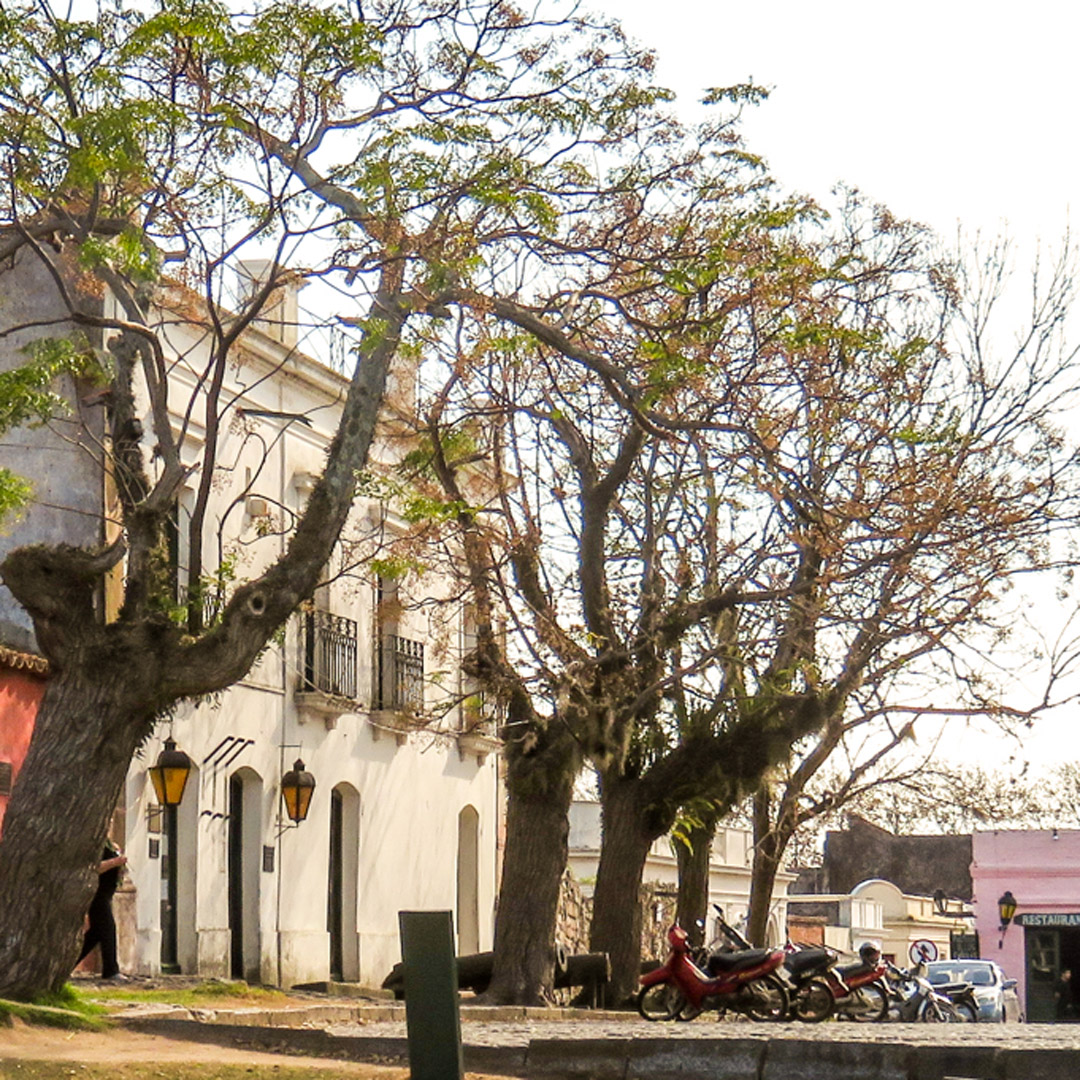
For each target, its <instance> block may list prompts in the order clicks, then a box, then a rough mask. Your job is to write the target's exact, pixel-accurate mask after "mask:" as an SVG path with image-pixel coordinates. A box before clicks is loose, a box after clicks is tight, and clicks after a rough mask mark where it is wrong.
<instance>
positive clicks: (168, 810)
mask: <svg viewBox="0 0 1080 1080" xmlns="http://www.w3.org/2000/svg"><path fill="white" fill-rule="evenodd" d="M146 771H147V772H148V773H149V774H150V780H151V782H152V783H153V785H154V792H155V793H156V794H157V798H158V802H159V803H160V804H161V805H162V806H163V807H165V848H166V850H165V857H166V859H167V860H168V861H167V862H166V864H165V883H166V897H165V903H164V905H162V910H161V916H162V918H161V971H162V973H163V974H165V975H179V974H180V963H179V960H178V959H177V947H176V930H177V927H176V892H177V880H178V877H177V859H176V854H177V852H176V846H177V844H176V808H177V807H178V806H179V805H180V801H181V799H183V797H184V788H185V787H186V786H187V781H188V776H190V775H191V758H189V757H188V756H187V754H185V753H184V751H183V750H177V749H176V742H175V741H174V740H173V739H172V738H168V739H166V740H165V748H164V749H163V750H162V751H161V753H160V754H158V759H157V761H156V762H155V763H154V765H153V766H152V767H151V768H149V769H147V770H146Z"/></svg>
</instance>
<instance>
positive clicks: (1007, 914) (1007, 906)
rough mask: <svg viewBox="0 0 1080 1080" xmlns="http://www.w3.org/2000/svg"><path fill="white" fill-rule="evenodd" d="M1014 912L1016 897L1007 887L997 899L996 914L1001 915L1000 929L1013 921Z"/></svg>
mask: <svg viewBox="0 0 1080 1080" xmlns="http://www.w3.org/2000/svg"><path fill="white" fill-rule="evenodd" d="M1015 914H1016V897H1015V896H1013V894H1012V892H1011V891H1010V890H1009V889H1006V890H1005V892H1003V893H1002V894H1001V898H1000V899H999V900H998V915H999V916H1000V917H1001V929H1002V930H1004V929H1005V928H1006V927H1007V926H1008V925H1009V923H1011V922H1012V921H1013V916H1014V915H1015Z"/></svg>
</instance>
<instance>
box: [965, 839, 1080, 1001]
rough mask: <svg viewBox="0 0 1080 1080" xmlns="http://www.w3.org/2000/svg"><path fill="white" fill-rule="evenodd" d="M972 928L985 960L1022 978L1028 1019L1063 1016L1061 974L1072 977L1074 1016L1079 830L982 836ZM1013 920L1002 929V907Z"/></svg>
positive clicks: (1079, 985)
mask: <svg viewBox="0 0 1080 1080" xmlns="http://www.w3.org/2000/svg"><path fill="white" fill-rule="evenodd" d="M972 844H973V847H972V850H973V853H974V860H973V862H972V868H971V875H972V881H973V883H974V886H975V901H974V908H975V926H976V929H977V931H978V934H979V941H980V944H981V954H982V955H983V956H984V957H986V958H987V959H990V960H996V961H997V962H998V963H999V964H1001V966H1002V968H1004V970H1005V974H1006V975H1007V976H1009V977H1010V978H1013V979H1016V980H1017V984H1018V985H1017V993H1018V994H1019V996H1020V1001H1021V1005H1022V1007H1023V1011H1024V1015H1025V1016H1026V1017H1027V1019H1028V1020H1029V1021H1052V1020H1056V1019H1064V1018H1065V1017H1059V1015H1058V1012H1059V996H1060V984H1061V982H1062V976H1063V974H1064V973H1065V972H1070V973H1072V976H1073V977H1072V982H1071V986H1070V987H1069V989H1070V990H1071V992H1072V997H1073V1002H1072V1004H1073V1009H1072V1015H1071V1016H1070V1017H1068V1018H1070V1019H1075V1018H1076V1016H1077V1012H1076V1006H1077V1004H1078V1003H1080V994H1078V993H1077V990H1078V989H1080V829H1030V830H1000V831H997V830H995V831H992V832H977V833H975V834H974V837H973V839H972ZM1007 892H1008V893H1011V894H1012V896H1013V897H1014V898H1015V900H1016V914H1015V916H1014V917H1013V919H1012V922H1011V924H1010V925H1008V926H1006V927H1005V928H1004V929H1003V928H1002V926H1001V917H1000V912H999V908H998V902H999V900H1000V899H1001V897H1003V896H1004V895H1005V893H1007Z"/></svg>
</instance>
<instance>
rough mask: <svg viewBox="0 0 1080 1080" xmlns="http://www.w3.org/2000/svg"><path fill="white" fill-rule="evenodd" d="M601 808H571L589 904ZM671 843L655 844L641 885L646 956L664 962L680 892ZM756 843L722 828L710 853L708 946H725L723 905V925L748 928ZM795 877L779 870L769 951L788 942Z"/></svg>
mask: <svg viewBox="0 0 1080 1080" xmlns="http://www.w3.org/2000/svg"><path fill="white" fill-rule="evenodd" d="M600 816H601V815H600V803H598V802H595V801H593V800H587V799H575V800H574V802H573V804H572V805H571V807H570V855H569V862H568V865H569V868H570V872H571V873H572V874H573V876H574V878H575V879H576V881H577V882H578V885H579V886H580V888H581V891H582V894H583V895H584V896H585V897H586V898H588V897H590V896H591V895H592V886H593V884H594V883H595V881H596V872H597V869H598V867H599V865H600V841H601V820H600ZM672 843H673V841H672V839H671V838H670V837H668V836H662V837H660V838H659V839H658V840H656V841H655V842H654V843H653V845H652V848H651V849H650V851H649V855H648V857H647V859H646V862H645V872H644V874H643V875H642V882H643V883H644V886H645V888H646V889H647V890H648V896H647V898H646V904H647V910H646V911H645V913H644V916H645V918H644V920H643V921H644V927H643V933H642V936H643V938H644V939H645V940H644V942H643V946H644V949H645V953H646V955H654V956H661V955H663V954H664V953H665V952H666V950H667V942H666V938H665V935H666V933H667V930H668V928H669V927H670V926H671V923H672V921H673V919H674V912H675V898H676V894H677V892H678V887H679V867H678V860H677V859H676V857H675V851H674V849H673V848H672ZM753 857H754V840H753V835H752V833H751V831H750V830H749V829H740V828H733V827H727V826H723V825H721V826H718V827H717V830H716V834H715V836H714V837H713V842H712V846H711V848H710V852H709V908H708V913H707V925H706V927H705V940H706V941H707V942H709V941H717V940H721V932H720V928H719V920H718V919H717V917H716V914H715V912H714V911H713V905H714V904H717V905H719V906H720V907H721V908H722V909H723V912H724V918H725V920H726V921H727V922H728V923H729V924H730V925H732V926H735V927H736V928H737V929H739V930H742V929H743V928H744V926H745V922H746V918H747V915H748V914H749V911H750V880H751V875H752V864H753ZM794 880H795V875H794V874H792V873H788V872H787V871H784V870H781V871H780V872H779V873H778V874H777V875H776V887H775V889H774V892H773V898H772V906H771V908H770V910H769V920H768V926H767V934H768V940H767V944H769V945H782V944H783V943H784V940H785V938H786V926H787V904H788V896H787V891H788V887H789V885H790V884H791V883H792V882H793V881H794Z"/></svg>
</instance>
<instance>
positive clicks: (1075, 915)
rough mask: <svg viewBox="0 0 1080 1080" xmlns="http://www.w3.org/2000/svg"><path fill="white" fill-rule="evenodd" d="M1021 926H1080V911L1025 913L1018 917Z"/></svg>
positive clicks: (1017, 920)
mask: <svg viewBox="0 0 1080 1080" xmlns="http://www.w3.org/2000/svg"><path fill="white" fill-rule="evenodd" d="M1016 922H1017V923H1018V924H1019V925H1020V926H1080V911H1025V912H1024V914H1023V915H1017V916H1016Z"/></svg>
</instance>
